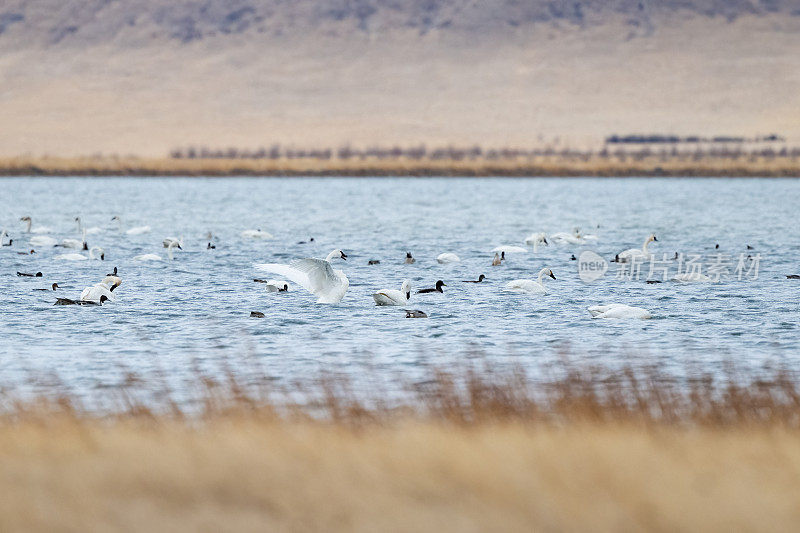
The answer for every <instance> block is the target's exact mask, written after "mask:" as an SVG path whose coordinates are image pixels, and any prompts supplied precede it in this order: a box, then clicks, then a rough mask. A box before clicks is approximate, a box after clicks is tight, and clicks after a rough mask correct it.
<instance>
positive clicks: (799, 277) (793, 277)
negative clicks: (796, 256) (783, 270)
mask: <svg viewBox="0 0 800 533" xmlns="http://www.w3.org/2000/svg"><path fill="white" fill-rule="evenodd" d="M786 278H787V279H800V276H798V275H797V274H788V275H787V276H786Z"/></svg>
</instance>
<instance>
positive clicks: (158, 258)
mask: <svg viewBox="0 0 800 533" xmlns="http://www.w3.org/2000/svg"><path fill="white" fill-rule="evenodd" d="M173 248H177V249H178V250H183V248H181V245H180V244H178V243H177V242H176V241H172V242H170V243H169V244H168V245H167V258H168V259H169V260H170V261H172V260H173V259H175V256H174V255H173V253H172V249H173ZM133 260H134V261H161V260H162V258H161V256H160V255H158V254H142V255H137V256H134V258H133Z"/></svg>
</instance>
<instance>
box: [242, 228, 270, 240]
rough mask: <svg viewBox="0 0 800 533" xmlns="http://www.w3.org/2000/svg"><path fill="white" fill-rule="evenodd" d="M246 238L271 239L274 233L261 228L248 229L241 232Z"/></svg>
mask: <svg viewBox="0 0 800 533" xmlns="http://www.w3.org/2000/svg"><path fill="white" fill-rule="evenodd" d="M241 235H242V237H244V238H245V239H271V238H272V234H271V233H268V232H266V231H261V230H260V229H246V230H244V231H243V232H242V233H241Z"/></svg>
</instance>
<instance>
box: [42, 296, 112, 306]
mask: <svg viewBox="0 0 800 533" xmlns="http://www.w3.org/2000/svg"><path fill="white" fill-rule="evenodd" d="M107 300H108V297H107V296H106V295H105V294H103V295H102V296H100V301H99V302H90V301H88V300H70V299H69V298H56V303H54V304H53V305H103V302H105V301H107Z"/></svg>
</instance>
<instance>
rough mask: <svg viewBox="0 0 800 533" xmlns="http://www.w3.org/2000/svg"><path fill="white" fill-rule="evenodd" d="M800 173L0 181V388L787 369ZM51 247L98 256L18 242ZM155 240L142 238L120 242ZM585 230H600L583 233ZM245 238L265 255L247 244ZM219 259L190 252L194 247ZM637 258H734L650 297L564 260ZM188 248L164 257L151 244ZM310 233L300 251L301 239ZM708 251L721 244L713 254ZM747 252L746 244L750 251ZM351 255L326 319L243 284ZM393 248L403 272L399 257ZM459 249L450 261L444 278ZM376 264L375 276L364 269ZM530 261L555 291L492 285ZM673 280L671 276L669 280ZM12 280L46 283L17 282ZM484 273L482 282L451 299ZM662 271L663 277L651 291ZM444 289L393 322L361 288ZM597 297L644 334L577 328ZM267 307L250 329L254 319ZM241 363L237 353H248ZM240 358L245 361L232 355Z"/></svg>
mask: <svg viewBox="0 0 800 533" xmlns="http://www.w3.org/2000/svg"><path fill="white" fill-rule="evenodd" d="M799 185H800V183H799V182H798V181H796V180H763V179H752V180H736V179H696V180H695V179H674V180H666V179H665V180H661V179H452V178H450V179H334V178H328V179H297V178H295V179H251V178H250V179H233V178H223V179H196V178H195V179H174V178H171V179H152V178H151V179H127V178H108V179H89V178H62V179H24V178H19V179H4V180H3V193H2V196H1V197H0V226H4V227H5V228H6V229H7V230H8V232H9V233H10V234H11V237H12V238H13V239H14V245H13V246H11V247H4V248H3V249H2V250H0V289H1V290H2V294H3V298H2V300H1V301H0V316H2V321H3V336H2V346H1V347H0V356H1V357H2V360H1V361H0V365H1V366H0V375H2V376H3V378H4V380H5V381H6V382H8V381H13V380H15V379H21V378H22V376H29V375H31V373H34V374H42V373H48V372H51V371H52V372H55V373H56V374H58V376H59V377H60V379H62V380H64V381H65V382H66V383H67V384H68V385H69V386H70V387H72V388H74V389H76V390H79V391H80V390H82V389H85V390H90V389H93V388H97V387H102V386H106V385H108V384H111V383H114V382H115V380H117V379H118V378H119V376H120V374H121V369H122V368H123V367H124V368H127V369H130V370H134V371H140V372H148V371H152V370H154V369H159V370H161V371H165V372H167V373H169V374H170V375H174V376H180V375H183V374H187V373H189V372H190V370H191V368H193V367H194V366H199V367H201V368H202V367H209V368H220V367H221V366H224V365H225V364H227V365H230V366H232V367H234V369H236V368H237V367H238V366H239V365H244V366H242V367H241V369H240V370H242V371H245V370H246V365H247V364H250V363H252V362H253V361H257V362H258V363H259V364H263V365H264V368H266V369H267V371H268V372H269V373H270V374H271V375H273V376H274V377H276V378H278V379H290V378H295V377H300V378H302V377H303V376H305V375H308V374H309V373H313V372H316V371H318V370H319V368H320V366H321V365H323V366H327V367H333V368H336V369H339V370H344V371H346V372H353V373H359V372H362V371H364V370H365V369H370V370H376V369H377V370H385V369H388V370H390V371H392V372H396V373H399V374H401V375H402V374H403V373H409V374H410V375H413V373H414V371H415V369H419V368H421V367H423V366H425V365H427V364H431V363H434V364H444V365H446V364H451V363H454V362H457V361H459V360H461V359H463V358H465V357H470V356H471V355H472V354H475V353H480V354H484V355H485V356H487V357H489V358H490V359H491V358H494V359H496V360H497V361H514V362H516V363H521V364H523V365H528V364H530V365H531V366H535V365H536V364H538V363H541V362H544V361H547V360H549V359H555V358H558V357H560V354H561V353H565V352H566V353H569V354H570V357H571V358H573V359H580V360H591V361H594V362H598V363H608V364H618V363H620V362H624V361H625V360H627V359H628V358H636V359H637V360H641V359H643V358H644V359H646V360H653V361H657V362H659V363H662V364H664V365H667V366H671V367H674V368H685V367H686V366H687V365H693V364H703V365H710V366H712V367H719V365H721V364H722V363H723V362H725V361H734V362H739V363H742V364H750V363H758V362H760V361H763V360H767V359H768V360H775V359H777V360H779V361H791V362H798V361H797V359H798V357H799V356H800V351H798V346H800V341H799V340H798V319H800V311H799V310H798V309H799V308H798V303H800V280H787V279H786V277H785V275H786V274H796V273H800V262H799V261H798V258H799V257H800V256H799V255H798V252H800V238H798V235H799V233H798V232H799V231H800V230H799V229H798V223H797V220H798V219H797V217H798V208H800V186H799ZM25 215H29V216H31V217H33V226H34V229H35V228H36V227H38V226H47V227H50V228H51V229H52V230H53V231H52V233H51V234H50V235H51V236H53V237H55V238H57V239H58V240H61V239H63V238H80V236H79V234H78V232H77V229H76V228H77V226H76V224H75V222H74V221H73V219H74V218H75V217H76V216H81V217H82V219H83V221H84V224H85V225H86V226H87V227H99V228H101V229H102V230H103V231H102V233H98V234H92V235H89V236H88V238H87V240H88V241H89V245H90V246H95V245H96V246H101V247H102V248H103V249H104V250H105V261H103V262H100V261H83V262H72V261H63V260H59V259H57V258H56V256H57V255H58V254H61V253H65V252H72V251H73V250H64V249H62V248H52V247H50V248H46V247H34V248H36V252H37V253H36V254H35V255H33V256H30V255H19V254H18V253H17V252H20V251H24V250H27V249H29V248H30V246H29V244H28V240H29V238H30V235H26V234H24V233H23V230H24V224H23V223H21V222H19V220H18V219H19V218H20V217H22V216H25ZM114 215H119V216H120V217H121V219H122V227H123V229H125V228H130V227H134V226H142V225H149V226H150V227H151V228H152V231H151V232H150V233H146V234H143V235H135V236H130V235H126V234H124V233H121V232H120V230H119V227H118V226H117V225H116V223H112V221H111V218H112V216H114ZM598 225H599V228H598ZM574 227H580V228H581V229H582V230H583V231H584V232H585V233H593V234H597V235H598V237H599V240H598V241H597V242H596V243H594V244H591V245H586V246H578V245H563V246H556V245H552V244H551V245H550V246H548V247H541V248H539V249H538V250H537V252H536V253H533V252H532V249H531V252H530V253H525V254H514V255H509V257H508V260H507V261H506V263H505V264H504V265H502V266H499V267H493V266H491V260H492V256H493V254H491V253H490V250H491V249H492V248H493V247H495V246H497V245H500V244H515V245H522V241H523V239H524V238H525V237H526V236H527V235H528V234H530V233H531V232H534V231H536V232H538V231H544V232H547V233H548V234H552V233H554V232H558V231H565V232H570V231H572V229H573V228H574ZM256 228H260V229H263V230H265V231H269V232H270V233H272V234H273V235H274V238H273V239H272V240H266V241H262V240H248V239H244V238H242V237H241V236H240V234H241V232H242V231H243V230H246V229H256ZM209 231H210V232H213V234H214V236H215V239H214V241H213V242H214V243H215V245H216V249H214V250H208V249H206V246H207V243H208V239H207V238H206V236H205V235H206V234H207V232H209ZM650 233H655V234H656V235H657V236H658V242H656V243H653V244H652V245H651V248H650V249H651V251H653V252H656V254H658V256H659V257H661V254H664V253H666V254H668V255H669V256H673V255H674V253H675V252H676V251H677V252H681V253H685V254H690V253H697V254H701V255H702V257H703V259H704V260H705V261H713V260H715V257H716V256H715V254H717V253H723V254H726V255H730V256H731V257H732V264H731V265H730V270H731V274H730V275H729V276H727V277H725V278H723V280H722V281H721V282H720V283H716V284H694V285H680V284H677V283H674V282H665V283H661V284H646V283H645V281H644V279H645V278H646V277H647V274H648V269H649V267H648V266H647V265H645V266H644V267H642V268H643V271H642V276H641V279H639V280H627V279H624V280H621V279H617V278H616V268H615V265H613V264H612V265H611V268H610V270H609V272H608V273H607V274H606V275H605V277H603V278H601V279H600V280H598V281H595V282H593V283H584V282H582V281H580V279H579V277H578V269H577V264H576V261H571V260H570V256H571V255H572V254H573V253H574V254H576V255H579V254H580V252H581V251H583V250H594V251H596V252H598V253H599V254H600V255H601V256H604V257H606V258H611V257H613V256H614V254H615V253H616V252H619V251H621V250H623V249H627V248H638V247H641V243H642V241H643V240H644V238H645V237H646V236H647V235H648V234H650ZM168 236H174V237H180V236H183V243H184V246H183V251H176V254H175V260H174V261H171V262H170V261H163V262H160V263H141V262H137V261H134V260H133V257H134V256H136V255H138V254H143V253H157V254H160V255H162V256H164V257H166V253H165V250H164V249H163V248H162V245H161V240H162V239H163V238H164V237H168ZM310 237H314V239H315V241H314V242H313V243H311V244H299V241H307V240H308V239H309V238H310ZM716 244H719V250H716V249H715V245H716ZM747 245H750V246H751V247H752V248H753V249H752V250H747V249H746V246H747ZM334 248H341V249H343V250H344V251H345V252H346V253H347V254H348V261H347V262H346V263H342V262H339V263H337V265H335V266H336V267H337V268H342V269H343V270H344V272H345V273H346V274H347V276H348V277H349V279H350V290H349V291H348V293H347V295H346V297H345V298H344V300H343V301H342V302H341V303H340V304H338V305H318V304H316V303H315V298H313V297H312V296H311V295H309V294H308V293H306V292H305V291H303V290H302V289H299V288H297V287H293V289H294V290H292V291H290V292H289V293H286V294H275V293H267V292H266V291H265V288H264V285H262V284H258V283H254V282H253V281H252V279H253V277H270V276H269V275H268V274H262V273H259V272H256V271H255V270H254V269H253V267H252V265H253V263H254V262H289V261H291V260H292V259H295V258H302V257H325V256H326V255H327V254H328V252H329V251H330V250H332V249H334ZM406 251H410V252H412V254H413V255H414V257H416V258H417V262H416V264H413V265H406V264H404V257H405V253H406ZM442 252H454V253H456V254H458V255H459V256H460V257H461V259H462V261H461V262H459V263H456V264H452V265H440V264H438V263H437V262H436V261H435V257H436V256H437V255H438V254H440V253H442ZM743 252H744V253H746V254H750V255H755V254H760V261H759V272H758V278H757V279H755V280H753V279H750V278H751V277H752V274H753V272H752V271H751V272H750V275H749V276H744V277H745V278H746V279H742V280H738V279H736V278H737V274H736V272H735V268H736V264H737V262H738V259H739V257H740V254H741V253H743ZM370 259H379V260H380V264H379V265H373V266H369V265H368V264H367V262H368V260H370ZM114 266H116V267H118V269H119V272H120V276H121V277H122V278H123V285H122V286H121V287H120V288H119V289H118V292H117V294H118V301H116V302H114V303H111V304H107V305H104V306H102V307H76V306H54V305H53V303H54V301H55V296H56V295H55V294H54V293H48V292H39V291H34V290H33V289H34V288H39V287H45V286H48V285H49V284H50V283H52V282H54V281H55V282H58V283H59V285H61V286H62V287H63V290H62V291H61V293H60V296H67V297H72V298H77V297H78V296H79V294H80V292H81V290H82V289H83V288H84V287H87V286H89V285H91V284H93V283H95V282H97V281H99V280H100V278H101V277H102V276H103V275H104V274H106V273H107V272H109V271H110V270H112V269H113V267H114ZM543 266H548V267H550V268H552V270H553V272H554V273H555V275H556V277H557V278H558V279H557V280H555V281H552V280H551V281H550V283H548V284H547V287H548V290H549V294H547V295H546V296H543V297H537V298H532V297H529V296H525V295H520V294H513V293H507V292H503V290H502V289H503V286H504V284H505V283H506V282H507V281H509V280H511V279H515V278H534V277H535V276H536V273H537V272H538V271H539V269H540V268H542V267H543ZM671 268H674V267H671ZM17 271H25V272H36V271H41V272H43V273H44V277H43V278H33V279H31V278H20V277H17V276H16V272H17ZM479 274H485V275H486V277H487V280H486V281H485V282H484V283H481V284H465V283H461V282H460V281H461V280H468V279H475V278H477V276H478V275H479ZM656 277H658V276H656ZM406 278H407V279H410V280H411V281H412V283H413V284H414V286H415V288H421V287H428V286H432V285H433V284H434V283H435V282H436V280H437V279H442V280H444V281H445V283H447V287H445V292H444V294H433V295H419V296H417V295H414V296H412V304H411V305H410V306H409V307H413V308H415V309H421V310H424V311H425V312H427V313H428V314H429V315H430V318H429V319H427V320H425V319H406V318H405V313H404V312H403V311H402V309H401V308H392V307H376V306H375V305H374V303H373V300H372V297H371V294H372V293H373V292H375V291H376V290H379V289H385V288H399V286H400V284H401V282H402V281H403V279H406ZM606 302H620V303H628V304H630V305H635V306H640V307H644V308H646V309H649V310H650V311H651V312H652V314H653V319H651V320H634V321H608V320H596V319H595V320H593V319H591V318H590V317H589V314H588V312H587V310H586V308H587V306H589V305H594V304H598V303H606ZM251 311H261V312H263V313H264V314H265V315H266V316H265V318H262V319H256V318H250V316H249V315H250V312H251ZM243 354H246V355H247V358H243V357H242V355H243ZM245 359H246V361H245Z"/></svg>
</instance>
